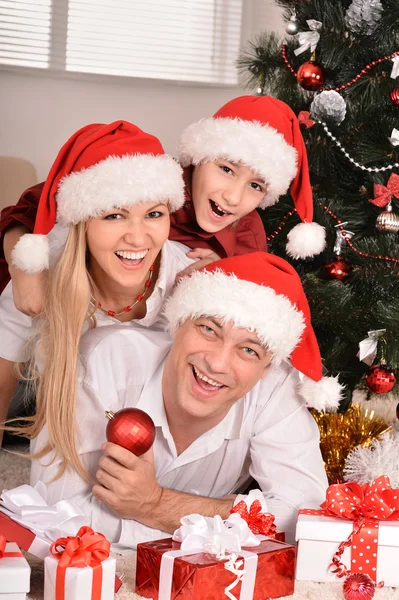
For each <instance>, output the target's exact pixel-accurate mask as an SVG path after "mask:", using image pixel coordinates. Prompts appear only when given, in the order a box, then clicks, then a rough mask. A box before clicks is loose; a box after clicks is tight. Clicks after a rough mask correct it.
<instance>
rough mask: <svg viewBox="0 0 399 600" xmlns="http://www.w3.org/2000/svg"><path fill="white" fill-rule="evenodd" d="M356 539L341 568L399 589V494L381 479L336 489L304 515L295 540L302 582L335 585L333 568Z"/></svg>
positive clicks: (398, 491)
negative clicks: (339, 552) (339, 554)
mask: <svg viewBox="0 0 399 600" xmlns="http://www.w3.org/2000/svg"><path fill="white" fill-rule="evenodd" d="M350 535H351V543H350V544H349V545H348V546H349V547H347V548H345V551H344V553H343V555H342V558H341V559H340V560H341V563H342V564H343V565H344V568H346V569H347V570H348V571H351V572H355V573H356V572H357V573H363V574H367V575H369V576H370V577H371V578H372V579H373V581H374V582H376V583H378V582H381V581H383V582H384V584H385V585H387V586H399V570H398V569H397V566H395V565H398V564H399V490H395V489H392V488H391V486H390V482H389V478H388V477H386V476H381V477H379V478H377V479H376V480H375V481H374V482H373V483H372V484H364V485H363V486H360V485H359V484H357V483H347V484H339V485H331V486H330V487H329V488H328V490H327V494H326V501H325V502H324V503H323V504H322V505H321V508H320V509H318V510H314V509H302V510H300V511H299V515H298V522H297V529H296V539H297V541H298V559H297V566H296V578H297V579H298V580H312V581H319V582H324V581H335V580H336V576H335V575H334V573H331V572H330V569H329V567H330V565H331V562H332V558H333V556H334V554H335V552H336V551H337V549H338V546H339V545H340V544H341V543H342V542H344V541H345V540H347V539H348V538H349V536H350Z"/></svg>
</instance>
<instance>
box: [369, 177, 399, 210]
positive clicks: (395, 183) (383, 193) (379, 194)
mask: <svg viewBox="0 0 399 600" xmlns="http://www.w3.org/2000/svg"><path fill="white" fill-rule="evenodd" d="M392 196H395V198H399V175H396V173H392V175H391V176H390V178H389V179H388V183H387V185H386V186H385V185H380V184H379V183H375V184H374V198H370V199H369V202H371V204H375V206H379V208H383V207H384V206H386V205H387V204H388V203H389V202H390V201H391V198H392Z"/></svg>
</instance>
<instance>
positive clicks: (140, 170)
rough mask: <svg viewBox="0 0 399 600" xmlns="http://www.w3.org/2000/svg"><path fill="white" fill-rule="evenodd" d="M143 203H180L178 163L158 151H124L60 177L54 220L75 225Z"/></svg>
mask: <svg viewBox="0 0 399 600" xmlns="http://www.w3.org/2000/svg"><path fill="white" fill-rule="evenodd" d="M143 202H161V203H163V204H170V206H171V209H172V211H175V210H177V209H178V208H180V207H181V206H183V204H184V183H183V178H182V169H181V167H180V165H179V164H178V163H177V162H176V161H175V160H174V159H173V158H172V157H170V156H168V155H165V154H161V155H157V156H156V155H154V154H127V155H125V156H109V157H108V158H106V159H105V160H102V161H100V162H99V163H97V164H95V165H93V166H92V167H89V168H88V169H83V170H82V171H77V172H75V173H70V174H69V175H67V176H66V177H64V179H62V181H61V183H60V186H59V188H58V192H57V209H58V215H57V217H58V220H59V221H60V222H61V223H63V224H75V223H79V222H81V221H87V219H90V218H91V217H98V216H99V215H101V213H103V212H104V211H109V210H112V209H113V208H122V207H123V206H132V205H134V204H139V203H140V204H141V203H143Z"/></svg>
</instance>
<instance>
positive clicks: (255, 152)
mask: <svg viewBox="0 0 399 600" xmlns="http://www.w3.org/2000/svg"><path fill="white" fill-rule="evenodd" d="M219 159H222V160H223V159H224V160H229V161H231V162H240V163H242V164H244V165H245V166H247V167H250V168H251V169H252V170H253V171H255V173H257V174H258V175H259V176H260V177H262V179H263V180H264V181H265V183H266V184H267V193H266V197H265V198H264V200H263V201H262V203H261V204H260V208H266V207H267V206H272V205H273V204H275V203H276V202H277V201H278V199H279V197H280V196H281V195H282V194H285V193H286V192H287V190H288V187H289V185H290V183H291V181H292V180H293V179H294V177H295V175H296V173H297V159H298V155H297V151H296V149H295V148H294V147H293V146H291V145H290V144H288V143H287V142H286V140H285V138H284V136H283V135H282V134H281V133H279V132H278V131H277V129H274V128H273V127H270V126H269V125H263V124H262V123H261V122H259V121H245V120H243V119H227V118H215V119H202V120H201V121H198V122H197V123H193V124H192V125H189V126H188V127H187V128H186V129H185V130H184V131H183V133H182V136H181V138H180V150H179V160H180V163H181V164H182V165H183V167H187V166H188V165H198V164H200V163H204V162H214V161H215V160H219Z"/></svg>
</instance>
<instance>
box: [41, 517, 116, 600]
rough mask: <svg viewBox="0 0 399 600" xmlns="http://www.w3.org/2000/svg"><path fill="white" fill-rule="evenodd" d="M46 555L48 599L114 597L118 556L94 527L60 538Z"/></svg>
mask: <svg viewBox="0 0 399 600" xmlns="http://www.w3.org/2000/svg"><path fill="white" fill-rule="evenodd" d="M50 550H51V553H52V556H48V557H46V558H45V559H44V600H114V585H115V568H116V560H115V559H114V558H110V556H109V551H110V543H109V542H108V540H107V539H106V538H105V537H104V536H103V535H102V534H100V533H96V532H94V531H93V530H92V529H91V528H90V527H82V528H81V529H80V530H79V531H78V533H77V535H76V536H75V537H68V538H60V539H59V540H56V541H55V542H54V543H53V544H52V545H51V549H50Z"/></svg>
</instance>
